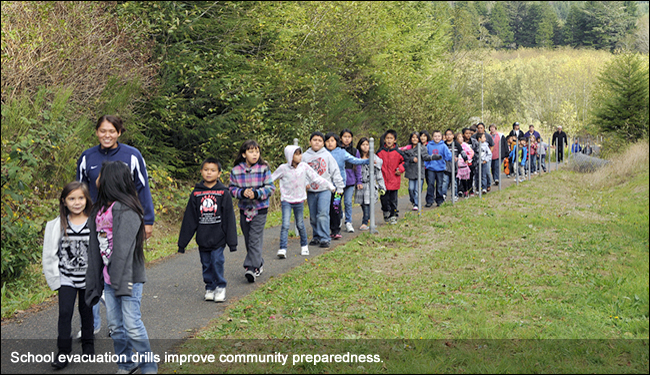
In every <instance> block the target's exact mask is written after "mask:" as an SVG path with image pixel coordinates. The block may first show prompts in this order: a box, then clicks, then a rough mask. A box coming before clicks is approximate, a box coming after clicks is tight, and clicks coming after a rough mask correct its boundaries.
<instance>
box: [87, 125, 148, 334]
mask: <svg viewBox="0 0 650 375" xmlns="http://www.w3.org/2000/svg"><path fill="white" fill-rule="evenodd" d="M124 132H126V128H125V127H124V124H123V122H122V119H121V118H119V117H118V116H111V115H104V116H102V117H100V118H99V119H98V120H97V124H96V125H95V135H97V139H98V140H99V145H97V146H95V147H92V148H89V149H87V150H86V151H84V152H83V153H82V154H81V156H80V157H79V159H78V160H77V178H76V179H77V181H81V182H85V183H86V185H88V189H89V191H90V198H91V199H92V201H93V202H96V201H97V185H96V182H97V178H98V177H99V171H100V170H101V168H102V163H104V162H106V161H117V160H119V161H121V162H124V163H125V164H126V165H127V166H128V167H129V169H130V171H131V178H132V179H133V183H134V184H135V188H136V190H137V192H138V199H139V200H140V205H141V206H142V208H143V209H144V228H145V239H148V238H149V237H151V235H152V233H153V224H154V221H155V215H154V206H153V200H152V198H151V190H150V189H149V177H148V175H147V166H146V164H145V162H144V159H143V158H142V154H140V151H138V149H137V148H135V147H131V146H128V145H125V144H123V143H120V142H118V139H119V137H120V136H121V135H122V134H124ZM93 316H94V325H95V333H97V332H99V329H100V327H101V315H100V314H99V304H96V305H95V306H93ZM80 334H81V332H79V333H78V334H77V337H81V335H80Z"/></svg>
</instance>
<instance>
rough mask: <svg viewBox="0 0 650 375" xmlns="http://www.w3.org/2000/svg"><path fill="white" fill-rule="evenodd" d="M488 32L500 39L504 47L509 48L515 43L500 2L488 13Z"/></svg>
mask: <svg viewBox="0 0 650 375" xmlns="http://www.w3.org/2000/svg"><path fill="white" fill-rule="evenodd" d="M490 30H491V31H492V35H496V36H497V37H499V39H501V42H502V43H503V45H504V46H505V47H509V46H511V45H512V43H514V41H515V36H514V34H513V32H512V29H511V28H510V19H509V18H508V13H507V12H506V8H505V6H504V5H503V3H502V2H500V1H497V2H496V3H495V4H494V6H493V7H492V12H491V13H490Z"/></svg>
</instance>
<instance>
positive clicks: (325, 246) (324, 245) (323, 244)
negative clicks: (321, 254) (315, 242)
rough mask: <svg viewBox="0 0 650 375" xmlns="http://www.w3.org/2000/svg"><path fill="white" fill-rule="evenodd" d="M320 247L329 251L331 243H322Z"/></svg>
mask: <svg viewBox="0 0 650 375" xmlns="http://www.w3.org/2000/svg"><path fill="white" fill-rule="evenodd" d="M319 246H320V247H322V248H324V249H327V248H328V247H330V243H329V242H327V241H323V242H321V243H320V245H319Z"/></svg>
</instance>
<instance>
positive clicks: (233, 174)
mask: <svg viewBox="0 0 650 375" xmlns="http://www.w3.org/2000/svg"><path fill="white" fill-rule="evenodd" d="M239 172H240V168H239V166H236V167H234V168H233V169H232V170H231V171H230V186H229V188H228V190H229V191H230V195H232V197H233V198H237V199H244V196H243V194H244V190H246V189H245V188H244V187H242V185H241V182H239Z"/></svg>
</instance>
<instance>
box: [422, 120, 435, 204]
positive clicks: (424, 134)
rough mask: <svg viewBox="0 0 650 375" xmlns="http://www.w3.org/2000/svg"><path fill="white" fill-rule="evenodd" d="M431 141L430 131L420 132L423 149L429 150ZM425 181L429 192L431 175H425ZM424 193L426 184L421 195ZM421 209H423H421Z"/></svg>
mask: <svg viewBox="0 0 650 375" xmlns="http://www.w3.org/2000/svg"><path fill="white" fill-rule="evenodd" d="M430 141H431V135H430V134H429V132H428V131H426V130H420V143H421V144H422V147H424V148H427V145H428V144H429V142H430ZM423 178H424V181H425V182H426V183H427V190H428V189H429V185H431V184H432V182H431V181H429V175H428V174H427V173H425V176H424V177H423ZM423 191H424V184H422V190H420V193H422V192H423ZM420 208H421V207H420Z"/></svg>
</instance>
